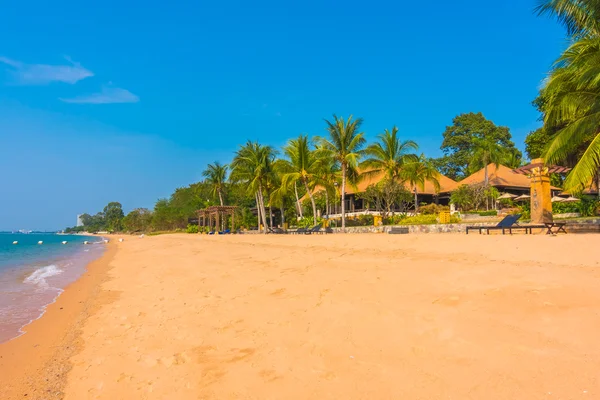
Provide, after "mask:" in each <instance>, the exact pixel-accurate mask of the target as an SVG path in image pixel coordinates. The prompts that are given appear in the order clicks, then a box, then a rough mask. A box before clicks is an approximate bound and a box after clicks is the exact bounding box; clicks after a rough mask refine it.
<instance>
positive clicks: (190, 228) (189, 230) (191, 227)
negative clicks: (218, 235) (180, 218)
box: [185, 224, 198, 233]
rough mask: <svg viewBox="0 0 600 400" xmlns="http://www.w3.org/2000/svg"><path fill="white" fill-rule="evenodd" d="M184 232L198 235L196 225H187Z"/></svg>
mask: <svg viewBox="0 0 600 400" xmlns="http://www.w3.org/2000/svg"><path fill="white" fill-rule="evenodd" d="M185 231H186V232H187V233H198V225H193V224H188V226H187V229H186V230H185Z"/></svg>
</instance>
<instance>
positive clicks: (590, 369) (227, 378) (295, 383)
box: [0, 234, 600, 400]
mask: <svg viewBox="0 0 600 400" xmlns="http://www.w3.org/2000/svg"><path fill="white" fill-rule="evenodd" d="M597 240H598V236H596V235H565V236H558V237H553V236H545V235H534V236H524V235H514V236H499V235H492V236H479V235H469V236H466V235H458V234H456V235H455V234H446V235H406V236H404V235H377V234H371V235H327V236H274V235H269V236H258V235H238V236H216V237H215V236H212V237H209V236H201V235H185V234H181V235H164V236H155V237H145V238H144V239H140V238H137V237H125V241H124V242H123V243H117V242H116V241H113V242H112V243H111V244H110V249H109V251H107V253H106V255H105V256H103V257H102V259H100V260H98V261H96V262H95V263H93V264H92V265H91V266H90V267H89V271H88V273H86V274H85V275H84V276H83V277H82V278H81V279H80V280H78V281H77V282H75V283H74V284H73V285H71V286H70V287H68V288H67V290H66V291H65V293H63V295H61V296H60V297H59V299H58V301H57V302H56V303H55V304H53V305H51V306H50V307H49V309H48V311H47V313H46V314H45V315H44V316H43V317H42V318H41V319H39V320H38V321H35V322H34V323H32V324H31V325H29V326H28V327H27V329H26V331H27V333H26V334H25V335H23V336H21V337H19V338H17V339H15V340H13V341H10V342H7V343H4V344H2V345H0V394H1V395H0V398H2V399H23V398H29V399H31V398H33V399H55V398H56V399H62V398H64V399H69V400H82V399H111V400H112V399H579V398H581V399H585V398H598V397H600V383H599V380H598V368H599V367H600V348H599V347H598V345H597V336H598V332H600V314H599V312H600V259H598V257H597V256H596V254H595V251H594V248H595V243H596V242H597Z"/></svg>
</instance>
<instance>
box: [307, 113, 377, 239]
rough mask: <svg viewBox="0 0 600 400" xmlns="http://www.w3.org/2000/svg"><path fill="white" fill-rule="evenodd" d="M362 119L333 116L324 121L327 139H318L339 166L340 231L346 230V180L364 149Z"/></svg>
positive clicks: (323, 149)
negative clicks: (345, 118)
mask: <svg viewBox="0 0 600 400" xmlns="http://www.w3.org/2000/svg"><path fill="white" fill-rule="evenodd" d="M362 122H363V120H362V118H356V119H353V117H352V115H350V116H349V117H348V119H347V120H344V118H338V117H337V116H336V115H335V114H334V115H333V121H329V120H325V123H326V124H327V131H328V133H329V137H327V138H325V137H323V138H318V143H319V145H320V147H321V149H322V151H324V152H325V153H326V154H327V155H328V156H329V157H331V158H332V159H334V160H335V161H336V162H337V163H339V165H340V169H341V172H342V231H345V228H346V180H347V178H348V171H349V169H356V168H357V166H358V164H359V161H360V158H361V157H362V155H363V151H364V147H365V143H366V140H365V137H364V136H365V134H364V132H360V127H361V125H362Z"/></svg>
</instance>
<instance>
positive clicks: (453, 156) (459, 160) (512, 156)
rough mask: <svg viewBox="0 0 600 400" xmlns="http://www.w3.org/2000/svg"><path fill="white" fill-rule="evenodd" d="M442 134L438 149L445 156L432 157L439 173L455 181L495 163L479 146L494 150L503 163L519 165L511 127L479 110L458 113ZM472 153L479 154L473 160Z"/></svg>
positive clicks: (520, 156)
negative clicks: (434, 158)
mask: <svg viewBox="0 0 600 400" xmlns="http://www.w3.org/2000/svg"><path fill="white" fill-rule="evenodd" d="M443 136H444V141H443V142H442V146H441V147H440V148H441V150H442V151H443V152H444V157H442V158H440V159H437V160H435V165H436V167H437V168H438V170H439V171H440V172H441V173H442V174H444V175H446V176H448V177H449V178H452V179H454V180H461V179H463V178H465V177H466V176H468V175H470V174H472V173H473V172H475V171H477V170H479V169H481V168H483V167H484V164H486V165H487V163H489V162H495V161H494V160H490V157H489V156H488V157H486V156H485V154H486V152H485V151H481V150H480V149H481V148H482V147H487V148H488V151H489V149H490V148H491V149H492V151H494V150H497V153H498V157H497V158H499V159H500V158H501V159H502V160H501V161H502V162H503V164H508V163H507V162H506V161H508V162H510V163H512V164H517V165H509V166H511V167H518V166H519V165H518V164H519V163H520V160H521V158H522V154H521V152H520V151H519V150H518V149H517V148H516V147H515V144H514V143H513V142H512V140H511V139H512V137H511V134H510V130H509V129H508V128H507V127H505V126H496V125H495V124H494V123H493V122H492V121H490V120H488V119H486V118H485V117H484V116H483V114H482V113H467V114H461V115H458V116H457V117H455V118H454V120H453V121H452V125H450V126H447V127H446V130H445V131H444V134H443ZM474 154H479V156H478V157H477V159H476V160H474V157H473V156H474ZM474 161H475V162H474Z"/></svg>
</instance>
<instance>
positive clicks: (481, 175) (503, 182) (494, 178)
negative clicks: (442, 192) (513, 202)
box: [449, 164, 561, 196]
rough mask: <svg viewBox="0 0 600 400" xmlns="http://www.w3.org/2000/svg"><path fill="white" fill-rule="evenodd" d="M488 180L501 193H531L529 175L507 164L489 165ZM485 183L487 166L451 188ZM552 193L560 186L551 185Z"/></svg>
mask: <svg viewBox="0 0 600 400" xmlns="http://www.w3.org/2000/svg"><path fill="white" fill-rule="evenodd" d="M488 182H489V184H490V186H493V187H495V188H496V189H498V191H499V192H500V193H511V194H514V195H517V196H520V195H523V194H526V195H529V192H530V188H531V180H530V179H529V178H528V177H527V175H522V174H517V173H515V172H513V169H512V168H509V167H507V166H505V165H502V164H499V165H498V166H496V165H495V164H489V165H488ZM484 183H485V168H482V169H480V170H479V171H477V172H475V173H474V174H472V175H469V176H468V177H466V178H465V179H463V180H462V181H460V182H455V185H454V186H453V187H451V188H449V190H450V191H451V192H452V191H454V190H456V189H458V188H459V187H460V186H462V185H483V184H484ZM551 190H552V194H553V195H555V194H557V193H559V192H560V190H561V189H560V188H557V187H554V186H552V187H551Z"/></svg>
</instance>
